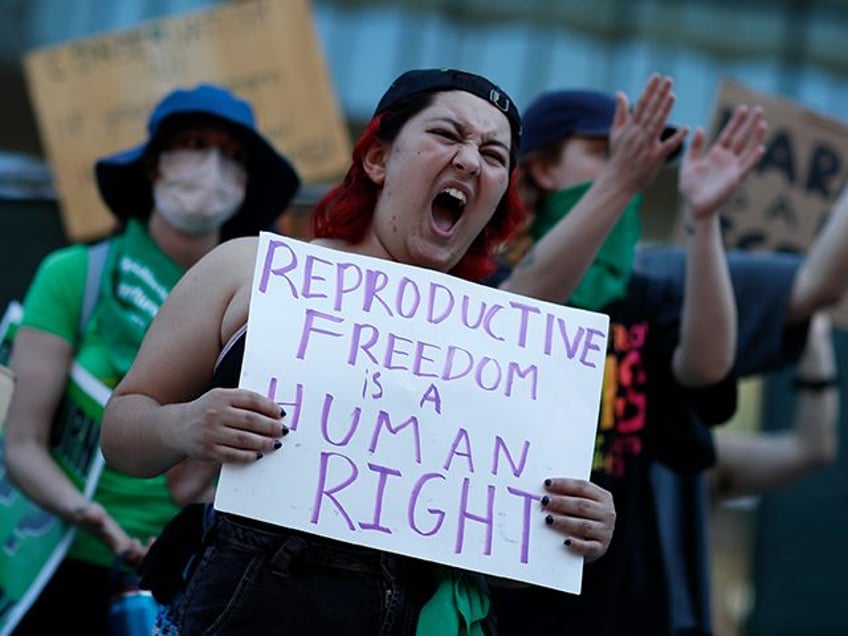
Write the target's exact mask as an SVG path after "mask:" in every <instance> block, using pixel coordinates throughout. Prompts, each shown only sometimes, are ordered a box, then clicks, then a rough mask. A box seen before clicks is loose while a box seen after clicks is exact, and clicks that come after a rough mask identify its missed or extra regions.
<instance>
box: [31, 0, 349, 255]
mask: <svg viewBox="0 0 848 636" xmlns="http://www.w3.org/2000/svg"><path fill="white" fill-rule="evenodd" d="M24 68H25V72H26V78H27V82H28V85H29V90H30V94H31V97H32V100H33V104H34V107H35V112H36V116H37V121H38V125H39V130H40V132H41V136H42V138H43V142H44V145H45V148H46V150H47V154H48V158H49V160H50V164H51V167H52V170H53V172H54V175H55V179H56V185H57V190H58V192H59V198H60V204H61V211H62V216H63V220H64V224H65V228H66V232H67V234H68V236H69V237H70V238H71V239H72V240H86V239H90V238H93V237H96V236H101V235H103V234H104V233H106V232H107V231H108V230H109V229H110V228H111V227H112V224H113V220H112V217H111V215H110V213H109V211H108V209H107V208H106V207H105V205H104V204H103V203H102V201H101V200H100V197H99V195H98V193H97V187H96V184H95V182H94V171H93V166H94V162H95V161H96V160H97V159H98V158H100V157H102V156H105V155H108V154H112V153H114V152H117V151H121V150H125V149H128V148H130V147H133V146H135V145H137V144H139V143H141V142H143V141H144V140H145V139H146V125H147V118H148V116H149V114H150V111H151V110H152V108H153V107H154V106H155V104H156V103H157V102H158V101H159V100H160V99H161V98H162V97H163V96H164V95H165V94H166V93H168V92H169V91H170V90H172V89H174V88H176V87H180V86H184V87H188V86H194V85H196V84H198V83H200V82H212V83H217V84H221V85H224V86H226V87H228V88H230V89H231V90H233V91H234V92H236V93H237V94H238V95H240V96H241V97H243V98H245V99H247V100H248V101H249V102H250V103H251V105H252V106H253V108H254V112H255V114H256V118H257V121H258V127H259V129H260V131H261V132H262V133H263V134H265V135H267V136H268V137H269V139H270V140H271V141H272V142H273V143H274V144H275V145H276V147H277V148H278V149H279V150H280V151H281V152H283V153H284V154H286V155H287V156H288V157H289V158H290V159H291V160H292V161H293V163H294V164H295V166H296V167H297V169H298V171H299V172H300V174H301V177H302V178H303V179H304V181H324V180H334V179H336V178H337V177H339V176H340V175H342V174H343V173H344V171H345V170H346V169H347V167H348V165H349V163H350V140H349V138H348V133H347V128H346V126H345V123H344V120H343V118H342V117H341V115H340V112H339V109H338V106H337V103H336V99H335V96H334V92H333V89H332V84H331V81H330V78H329V75H328V72H327V69H326V66H325V63H324V59H323V54H322V53H321V50H320V47H319V45H318V41H317V38H316V35H315V30H314V26H313V22H312V15H311V12H310V8H309V3H308V0H249V1H244V2H233V3H227V4H226V5H225V6H222V7H220V8H216V9H214V10H207V11H201V12H196V13H191V14H187V15H185V16H180V17H176V18H170V19H162V20H154V21H150V22H145V23H143V24H141V25H140V26H139V27H137V28H134V29H130V30H127V31H121V32H116V33H112V34H109V35H104V36H101V37H93V38H87V39H83V40H78V41H74V42H71V43H69V44H65V45H61V46H56V47H50V48H45V49H39V50H37V51H34V52H31V53H29V54H28V55H26V57H25V60H24Z"/></svg>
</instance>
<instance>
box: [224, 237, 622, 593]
mask: <svg viewBox="0 0 848 636" xmlns="http://www.w3.org/2000/svg"><path fill="white" fill-rule="evenodd" d="M608 326H609V324H608V318H607V316H605V315H603V314H597V313H592V312H587V311H582V310H578V309H571V308H566V307H562V306H559V305H555V304H551V303H546V302H541V301H536V300H533V299H530V298H525V297H523V296H518V295H515V294H509V293H506V292H502V291H499V290H497V289H492V288H489V287H484V286H482V285H475V284H473V283H469V282H466V281H463V280H460V279H457V278H454V277H452V276H448V275H445V274H441V273H439V272H433V271H430V270H425V269H421V268H416V267H410V266H406V265H401V264H399V263H393V262H390V261H386V260H381V259H374V258H367V257H363V256H358V255H354V254H350V253H347V252H340V251H336V250H330V249H327V248H323V247H319V246H316V245H312V244H309V243H303V242H300V241H297V240H295V239H291V238H286V237H282V236H278V235H275V234H270V233H263V234H262V235H261V236H260V241H259V249H258V254H257V261H256V269H255V273H254V280H253V288H252V292H251V299H250V320H249V323H248V334H247V342H246V347H245V355H244V362H243V367H242V376H241V383H240V386H241V387H243V388H247V389H251V390H253V391H256V392H259V393H262V394H264V395H267V396H269V397H270V398H272V399H274V400H275V401H276V402H277V403H279V404H281V405H282V406H283V407H284V408H285V410H286V411H287V417H286V419H285V422H286V423H287V424H288V426H289V427H290V428H291V433H290V434H289V435H288V436H286V437H285V438H284V439H283V447H282V449H280V450H279V451H277V452H274V453H270V454H268V455H266V456H265V457H264V458H263V459H261V460H259V461H257V462H255V463H252V464H249V465H239V466H235V465H227V466H225V467H224V470H223V471H222V474H221V479H220V482H219V484H218V490H217V496H216V501H215V506H216V508H218V509H219V510H222V511H225V512H231V513H235V514H239V515H243V516H246V517H250V518H254V519H260V520H263V521H266V522H269V523H273V524H277V525H280V526H285V527H289V528H294V529H298V530H302V531H305V532H310V533H314V534H318V535H322V536H325V537H331V538H334V539H338V540H340V541H346V542H350V543H355V544H359V545H364V546H370V547H373V548H378V549H381V550H386V551H389V552H395V553H399V554H405V555H409V556H414V557H418V558H421V559H426V560H429V561H433V562H437V563H442V564H447V565H453V566H457V567H460V568H464V569H468V570H473V571H478V572H483V573H486V574H491V575H495V576H499V577H505V578H510V579H515V580H519V581H524V582H528V583H533V584H537V585H542V586H546V587H550V588H554V589H558V590H563V591H568V592H579V591H580V582H581V575H582V558H580V557H577V556H575V555H573V554H571V553H570V552H569V551H568V550H567V549H566V548H565V547H564V546H563V540H564V536H563V535H562V534H560V533H558V532H557V531H555V530H553V529H552V528H549V527H547V526H546V525H545V515H546V513H545V512H544V511H543V509H542V507H541V504H540V499H541V498H542V496H543V495H544V494H545V490H544V485H543V484H544V481H545V479H547V478H549V477H563V476H569V477H577V478H582V479H587V478H588V476H589V469H590V464H591V459H592V451H593V447H594V441H595V431H596V427H597V421H598V408H599V402H600V400H599V396H600V391H601V382H602V376H603V371H604V359H605V355H606V345H607V330H608Z"/></svg>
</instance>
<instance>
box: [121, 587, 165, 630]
mask: <svg viewBox="0 0 848 636" xmlns="http://www.w3.org/2000/svg"><path fill="white" fill-rule="evenodd" d="M158 612H159V604H158V603H157V602H156V600H155V599H154V598H153V595H152V594H151V593H150V592H148V591H147V590H137V589H136V590H127V591H125V592H121V593H120V594H117V595H116V596H113V597H112V600H111V602H110V603H109V636H150V634H151V633H152V632H153V624H154V623H155V621H156V614H157V613H158Z"/></svg>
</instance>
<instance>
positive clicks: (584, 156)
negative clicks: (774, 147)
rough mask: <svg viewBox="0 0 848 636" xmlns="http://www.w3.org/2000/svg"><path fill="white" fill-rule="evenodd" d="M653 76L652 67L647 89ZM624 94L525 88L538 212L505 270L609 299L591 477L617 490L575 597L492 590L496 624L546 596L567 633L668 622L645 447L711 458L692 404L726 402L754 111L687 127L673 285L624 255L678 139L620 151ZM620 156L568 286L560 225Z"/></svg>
mask: <svg viewBox="0 0 848 636" xmlns="http://www.w3.org/2000/svg"><path fill="white" fill-rule="evenodd" d="M657 81H659V80H658V78H656V77H654V78H652V79H651V80H650V81H649V84H648V90H649V91H650V88H651V85H652V83H655V82H657ZM665 81H666V82H667V81H668V80H665ZM669 96H670V93H669ZM670 98H671V99H673V98H672V97H671V96H670ZM640 102H641V100H640V101H639V102H637V106H636V108H635V109H634V113H633V116H634V117H636V116H637V113H638V112H639V103H640ZM625 106H626V102H625V103H623V100H622V98H621V97H620V96H618V97H617V98H616V99H613V98H612V97H611V96H609V95H606V94H603V93H598V92H594V91H553V92H550V93H546V94H543V95H542V96H540V97H539V98H538V99H537V100H535V101H534V102H533V103H532V104H531V105H530V106H529V108H528V109H527V111H526V112H525V115H524V120H523V122H524V126H525V137H524V143H523V144H522V149H521V159H520V161H521V176H522V182H523V184H524V193H525V195H527V199H526V200H527V201H528V204H529V205H530V206H532V210H533V212H534V213H535V218H534V221H533V224H532V225H531V228H530V231H531V234H533V236H534V238H535V239H536V244H535V245H534V246H533V248H531V250H530V252H529V253H528V254H527V256H526V257H525V258H524V260H523V261H522V262H521V263H519V264H518V265H517V266H516V267H515V269H514V270H513V272H512V275H511V276H510V277H509V278H507V279H506V281H505V282H504V283H503V285H504V286H505V287H506V288H508V289H511V290H513V291H517V292H521V293H526V294H528V295H532V296H537V297H543V298H547V299H550V300H560V301H561V302H564V301H567V302H568V303H569V304H572V305H576V306H578V307H583V308H586V309H592V310H596V311H603V312H605V313H608V314H609V315H610V319H611V330H610V339H609V351H608V358H607V375H606V381H605V385H604V394H603V397H602V406H601V417H600V422H599V428H598V438H597V446H596V452H595V461H594V464H593V472H592V480H593V481H595V482H596V483H599V484H601V485H603V486H604V487H605V488H608V489H609V490H610V491H611V492H612V493H613V497H614V500H615V502H616V510H617V515H618V517H617V523H616V535H615V537H614V538H613V541H612V542H611V545H610V549H609V551H608V553H607V555H606V556H605V557H604V558H603V559H601V560H599V561H598V562H597V563H596V564H594V565H592V566H591V567H589V568H587V571H586V574H585V577H584V585H583V591H582V593H581V595H580V596H579V597H578V596H569V595H564V594H560V593H556V592H552V591H550V590H545V589H542V588H530V589H526V590H502V591H501V590H496V591H495V604H494V607H495V612H496V615H497V616H498V619H499V624H500V629H501V633H504V634H514V633H519V631H526V630H527V629H528V628H529V629H531V631H534V632H535V631H538V632H540V633H541V632H543V631H552V630H556V629H557V627H556V625H557V623H556V616H557V615H558V614H557V613H553V612H550V611H548V610H549V608H553V607H556V608H557V612H561V613H562V614H563V615H566V616H569V620H570V625H571V627H570V628H571V629H573V631H575V633H580V634H619V633H645V634H663V633H666V630H667V628H668V617H667V614H668V608H667V601H666V588H665V581H664V579H663V577H662V569H661V563H662V560H661V557H660V554H659V550H660V546H659V537H658V532H657V527H656V523H655V520H654V511H653V500H652V492H651V490H650V488H649V484H648V469H649V466H650V462H651V461H652V460H654V459H656V458H662V459H664V460H665V461H669V462H671V463H672V464H676V465H684V466H685V465H689V466H697V465H701V466H704V465H706V464H708V462H709V459H710V457H711V455H710V453H711V447H710V446H709V444H708V442H705V441H704V440H703V437H704V431H703V430H702V427H701V425H700V422H699V420H697V419H695V417H694V415H695V407H703V408H698V409H697V410H698V412H699V413H701V414H702V415H703V416H704V417H706V418H707V419H709V420H710V421H713V422H715V421H721V420H723V419H726V418H727V417H729V415H730V414H731V413H732V412H733V410H734V408H735V382H734V380H733V378H732V377H729V376H728V374H729V372H730V370H731V366H732V362H733V354H734V351H735V344H736V323H735V307H734V302H733V295H732V289H731V285H730V278H729V274H728V271H727V266H726V262H725V258H724V252H723V248H722V245H721V235H720V227H719V223H718V217H717V214H716V213H717V209H718V207H719V205H720V204H721V203H722V202H723V201H724V200H725V199H726V198H727V197H728V196H729V195H730V193H731V192H732V190H733V188H734V187H735V186H736V185H737V184H738V182H739V180H740V179H741V178H742V177H744V175H745V174H746V173H747V172H748V171H749V170H750V169H751V168H752V167H753V166H754V164H755V163H756V162H757V160H758V159H759V157H760V156H761V155H762V152H763V147H762V140H763V136H764V134H765V125H764V124H763V122H762V111H761V110H760V109H757V108H754V109H746V108H740V109H738V110H737V111H736V112H735V113H734V116H733V117H732V118H731V120H730V121H729V122H728V124H727V126H726V127H725V128H724V130H723V131H722V133H721V134H720V135H719V138H718V140H717V141H716V142H715V143H714V144H712V145H710V147H709V148H707V144H706V142H705V137H704V134H703V132H702V131H700V130H698V131H696V133H695V136H694V138H693V140H692V143H691V144H690V147H689V149H688V152H686V154H685V158H684V163H683V166H682V167H681V177H680V184H679V187H680V191H681V194H682V196H683V197H684V202H685V214H686V227H687V238H686V241H687V271H686V284H685V293H684V294H683V298H682V300H681V298H680V292H681V290H680V289H679V288H678V287H675V286H674V285H671V284H668V283H667V282H666V281H664V280H662V279H661V278H657V277H647V276H644V275H642V274H640V273H638V272H635V271H633V256H634V253H635V250H636V243H637V241H638V238H639V228H640V221H639V214H640V212H639V204H640V201H641V197H640V194H639V193H640V190H641V189H642V188H644V186H645V185H646V184H647V183H648V181H649V180H650V178H651V177H652V176H653V175H654V174H655V172H656V170H657V169H658V168H659V166H660V163H661V161H662V159H664V158H665V157H668V156H669V155H670V154H671V152H672V151H673V148H671V149H668V150H669V151H668V152H665V153H662V154H655V155H653V156H654V158H655V160H654V161H653V162H647V163H644V164H639V163H638V162H636V163H637V165H631V162H633V161H634V159H633V158H629V159H628V158H626V156H627V155H626V153H625V152H624V151H623V150H622V149H621V148H619V147H618V139H617V130H618V126H619V123H620V122H621V121H622V118H623V115H622V111H625V112H626V109H625ZM670 108H671V106H670V105H669V107H668V110H666V114H667V113H668V111H669V110H670ZM664 132H665V135H663V133H664ZM651 133H652V135H653V139H652V140H651V144H653V147H654V148H661V147H662V144H663V143H664V142H663V137H665V138H666V140H667V141H668V140H669V139H674V140H675V142H676V143H675V147H677V146H678V145H679V143H680V135H681V131H679V130H678V131H677V132H673V129H668V128H666V126H665V118H662V120H661V121H658V122H656V125H654V126H653V127H652V129H651ZM675 136H676V137H675ZM618 162H622V163H623V165H622V163H618ZM625 170H626V171H629V172H631V173H632V172H634V171H636V172H639V173H640V174H642V175H644V178H642V179H641V180H638V181H635V182H633V181H631V182H628V181H627V180H624V182H625V183H629V186H630V187H629V189H625V190H623V192H622V193H621V196H620V197H619V198H617V200H615V201H614V202H611V203H610V207H609V208H607V209H606V210H605V212H604V214H597V213H596V218H597V219H598V223H600V224H602V225H606V224H607V223H609V219H610V218H612V219H613V220H614V221H615V223H616V224H615V226H614V227H613V229H612V230H611V232H610V233H609V237H608V238H607V239H606V241H605V243H604V244H603V246H602V247H601V249H600V252H599V254H598V257H597V258H596V259H595V261H594V262H593V263H592V266H591V267H590V268H589V271H588V272H587V274H586V275H585V277H584V278H583V280H582V281H581V282H580V284H579V285H578V286H577V287H576V289H575V288H574V286H573V281H572V279H570V278H569V277H567V276H565V275H563V274H562V273H560V271H559V263H560V262H561V261H562V259H564V258H567V254H568V246H567V243H566V242H565V237H566V236H567V235H568V234H569V233H567V232H565V231H563V228H565V227H567V224H568V223H569V221H570V219H571V218H573V216H572V215H574V214H577V213H578V212H579V211H580V210H581V206H583V205H584V204H585V202H586V200H587V199H588V197H589V196H590V194H591V193H593V192H594V191H597V190H599V189H600V188H599V185H600V184H604V186H605V187H604V188H603V190H604V191H609V186H606V184H607V183H608V182H609V181H610V180H611V179H613V180H614V178H615V174H616V173H619V172H621V171H625ZM681 304H682V305H683V310H682V312H681Z"/></svg>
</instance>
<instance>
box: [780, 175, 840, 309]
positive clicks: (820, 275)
mask: <svg viewBox="0 0 848 636" xmlns="http://www.w3.org/2000/svg"><path fill="white" fill-rule="evenodd" d="M846 288H848V186H846V187H845V189H844V190H843V191H842V193H841V194H840V195H839V198H838V199H837V201H836V205H834V207H833V211H832V212H831V214H830V217H829V218H828V220H827V222H826V223H825V225H824V227H822V229H821V231H820V232H819V233H818V235H817V236H816V238H815V240H814V241H813V244H812V245H811V246H810V248H809V250H807V256H806V257H805V258H804V260H803V261H802V263H801V268H800V270H799V271H798V275H797V276H796V277H795V282H794V283H793V285H792V294H791V296H790V298H789V307H788V308H787V314H786V321H787V322H788V323H798V322H803V321H804V320H807V319H808V318H809V317H810V316H812V315H813V314H814V313H815V312H816V311H819V310H821V309H825V308H827V307H830V306H831V305H833V304H835V303H836V302H838V301H839V299H840V298H841V297H842V296H843V295H844V294H845V290H846Z"/></svg>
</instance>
